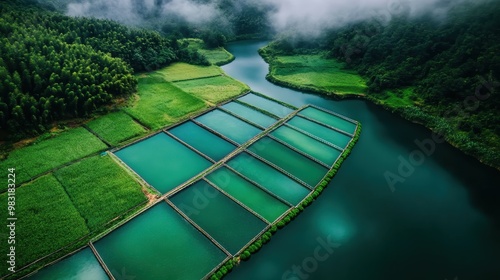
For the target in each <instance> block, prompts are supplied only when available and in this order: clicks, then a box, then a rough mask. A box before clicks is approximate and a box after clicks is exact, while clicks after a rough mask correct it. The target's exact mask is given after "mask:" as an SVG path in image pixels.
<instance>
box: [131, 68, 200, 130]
mask: <svg viewBox="0 0 500 280" xmlns="http://www.w3.org/2000/svg"><path fill="white" fill-rule="evenodd" d="M160 71H162V70H160ZM160 71H158V72H160ZM158 72H152V73H149V74H142V75H141V76H139V89H138V94H137V95H136V100H134V101H133V102H132V104H131V105H130V107H128V108H125V110H126V111H127V112H128V113H130V114H131V115H132V116H134V117H135V118H137V119H138V120H140V121H141V122H142V123H143V124H144V125H146V126H147V127H149V128H151V129H158V128H161V127H164V126H167V125H170V124H173V123H175V122H177V121H179V120H180V119H181V118H182V117H185V116H187V115H188V114H190V113H193V112H196V111H199V110H201V109H204V108H206V107H207V104H206V103H205V102H204V101H203V100H201V99H199V98H197V97H195V96H193V95H191V94H188V93H186V92H184V91H183V90H181V89H180V88H178V87H176V86H174V85H172V84H171V83H169V82H167V81H166V80H165V79H164V77H163V76H162V75H160V74H159V73H158Z"/></svg>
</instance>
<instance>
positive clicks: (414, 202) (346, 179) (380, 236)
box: [223, 41, 500, 280]
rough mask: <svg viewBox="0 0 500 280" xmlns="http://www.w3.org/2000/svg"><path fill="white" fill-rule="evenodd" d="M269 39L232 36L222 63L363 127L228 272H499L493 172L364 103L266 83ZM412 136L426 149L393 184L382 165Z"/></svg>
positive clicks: (288, 98)
mask: <svg viewBox="0 0 500 280" xmlns="http://www.w3.org/2000/svg"><path fill="white" fill-rule="evenodd" d="M266 44H267V42H254V41H246V42H235V43H230V44H229V45H228V50H229V51H230V52H231V53H233V54H234V55H235V57H236V60H235V61H233V62H232V63H230V64H228V65H225V66H223V69H224V71H225V72H226V73H228V75H230V76H231V77H233V78H236V79H238V80H240V81H242V82H244V83H246V84H247V85H249V86H250V87H251V88H252V90H255V91H258V92H262V93H265V94H268V95H269V96H271V97H274V98H277V99H280V100H283V101H285V102H287V103H290V104H292V105H295V106H297V107H301V106H303V105H305V104H314V105H317V106H320V107H323V108H326V109H328V110H332V111H334V112H337V113H340V114H343V115H345V116H348V117H349V118H352V119H355V120H358V121H360V122H361V123H362V124H363V132H362V133H361V137H360V139H359V142H358V143H357V144H356V146H355V147H354V149H353V151H352V153H351V155H350V156H349V158H347V159H346V161H344V164H343V165H342V167H341V168H340V169H339V172H338V173H337V175H336V176H335V177H334V178H333V180H332V182H331V183H330V186H329V187H328V188H326V189H325V191H324V192H323V193H322V194H321V196H320V197H319V198H318V199H317V200H316V201H315V202H314V203H313V204H312V205H311V206H310V207H308V208H307V209H306V210H305V211H304V212H303V213H301V214H300V216H299V217H298V218H297V219H295V220H294V221H293V222H291V223H290V224H289V225H287V226H286V227H285V229H284V230H283V231H280V232H278V234H276V235H275V236H273V238H272V240H271V242H269V243H268V244H266V245H265V246H263V247H262V249H261V250H260V251H259V253H258V254H256V255H253V256H252V258H251V260H250V261H248V262H245V263H242V264H241V265H239V266H238V267H236V268H235V269H233V271H232V272H231V273H230V274H229V275H228V276H227V277H226V278H227V279H228V280H233V279H235V280H254V279H259V280H276V279H283V280H286V279H306V277H307V279H311V280H316V279H335V280H366V279H374V280H378V279H380V280H400V279H408V280H422V279H429V280H444V279H448V280H479V279H481V280H498V279H500V266H499V265H498V264H500V253H499V252H500V204H499V203H498V202H499V201H500V188H499V187H498V182H500V172H498V170H495V169H492V168H489V167H487V166H485V165H483V164H481V163H480V162H479V161H478V160H476V159H474V158H472V157H469V156H467V155H464V154H463V153H462V152H461V151H459V150H457V149H455V148H453V147H452V146H450V145H449V144H446V143H434V146H432V144H429V141H432V140H431V139H432V133H431V131H429V130H428V129H426V128H425V127H422V126H421V125H417V124H413V123H411V122H408V121H406V120H404V119H403V118H401V117H399V116H398V115H397V114H393V113H391V112H388V111H386V110H384V109H383V108H382V107H380V106H377V105H374V104H372V103H371V102H368V101H364V100H342V101H337V100H333V99H332V98H329V97H324V96H319V95H315V94H308V93H303V92H299V91H294V90H290V89H287V88H283V87H279V86H276V85H274V84H272V83H270V82H269V81H267V80H266V79H265V76H266V74H267V73H268V69H269V65H268V64H267V63H265V61H263V60H262V58H261V57H260V56H259V54H258V53H257V50H258V49H259V48H261V47H263V46H265V45H266ZM473 92H474V88H471V94H472V93H473ZM418 141H421V142H423V141H426V143H427V147H428V148H429V149H430V151H432V152H431V153H430V154H429V155H428V156H427V155H426V156H425V158H424V159H423V161H420V162H418V164H417V165H411V167H412V168H413V169H409V170H408V169H401V170H402V171H403V173H401V174H403V175H404V176H402V181H400V182H397V183H396V184H395V185H394V186H393V188H391V187H390V186H389V185H388V182H387V180H386V178H385V176H384V174H386V172H391V173H393V174H396V175H399V174H400V171H398V169H400V168H405V167H401V166H403V165H404V164H405V163H404V162H405V161H409V160H410V159H409V158H410V155H416V154H417V153H416V152H420V151H421V148H420V147H419V145H417V143H418ZM415 159H417V158H415ZM328 241H330V242H334V243H336V244H337V247H335V248H331V249H332V250H331V251H330V253H329V254H327V251H325V250H322V249H321V248H323V247H321V248H320V250H321V251H320V252H319V254H320V256H325V255H327V256H328V258H326V259H323V258H322V259H321V261H319V260H317V267H311V264H313V262H312V261H311V260H312V259H311V258H314V256H315V253H318V251H316V250H317V248H318V246H322V244H323V245H324V244H325V243H324V242H328ZM292 247H293V249H292ZM303 264H305V265H306V266H307V268H306V269H307V271H306V270H305V269H304V268H305V267H303ZM294 268H300V271H301V272H302V275H298V273H293V269H294ZM311 268H315V269H313V270H311Z"/></svg>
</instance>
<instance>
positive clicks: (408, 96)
mask: <svg viewBox="0 0 500 280" xmlns="http://www.w3.org/2000/svg"><path fill="white" fill-rule="evenodd" d="M377 99H379V100H380V101H381V102H382V104H386V105H389V106H390V107H392V108H399V107H405V106H414V105H416V104H419V103H421V102H423V101H422V100H419V99H418V98H417V96H416V95H415V94H414V88H412V87H409V88H404V89H397V90H386V91H384V92H383V93H382V96H377Z"/></svg>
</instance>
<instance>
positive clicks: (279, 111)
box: [238, 93, 293, 118]
mask: <svg viewBox="0 0 500 280" xmlns="http://www.w3.org/2000/svg"><path fill="white" fill-rule="evenodd" d="M238 100H240V101H243V102H245V103H248V104H250V105H253V106H255V107H258V108H261V109H263V110H265V111H268V112H269V113H272V114H274V115H276V116H278V117H280V118H283V117H286V116H287V115H288V114H290V113H291V112H293V110H292V109H290V108H287V107H285V106H283V105H281V104H279V103H276V102H274V101H271V100H269V99H266V98H263V97H260V96H258V95H255V94H251V93H250V94H247V95H245V96H243V97H240V98H238Z"/></svg>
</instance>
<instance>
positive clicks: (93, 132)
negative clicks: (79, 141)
mask: <svg viewBox="0 0 500 280" xmlns="http://www.w3.org/2000/svg"><path fill="white" fill-rule="evenodd" d="M82 127H83V128H85V129H86V130H87V131H88V132H90V133H92V134H93V135H94V136H95V137H97V138H98V139H99V140H101V142H103V143H104V144H106V146H108V148H113V147H114V145H112V144H111V143H109V142H108V141H106V140H105V139H104V138H102V137H101V135H99V134H97V132H95V131H94V130H92V129H91V128H90V127H89V126H88V125H86V124H82Z"/></svg>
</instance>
